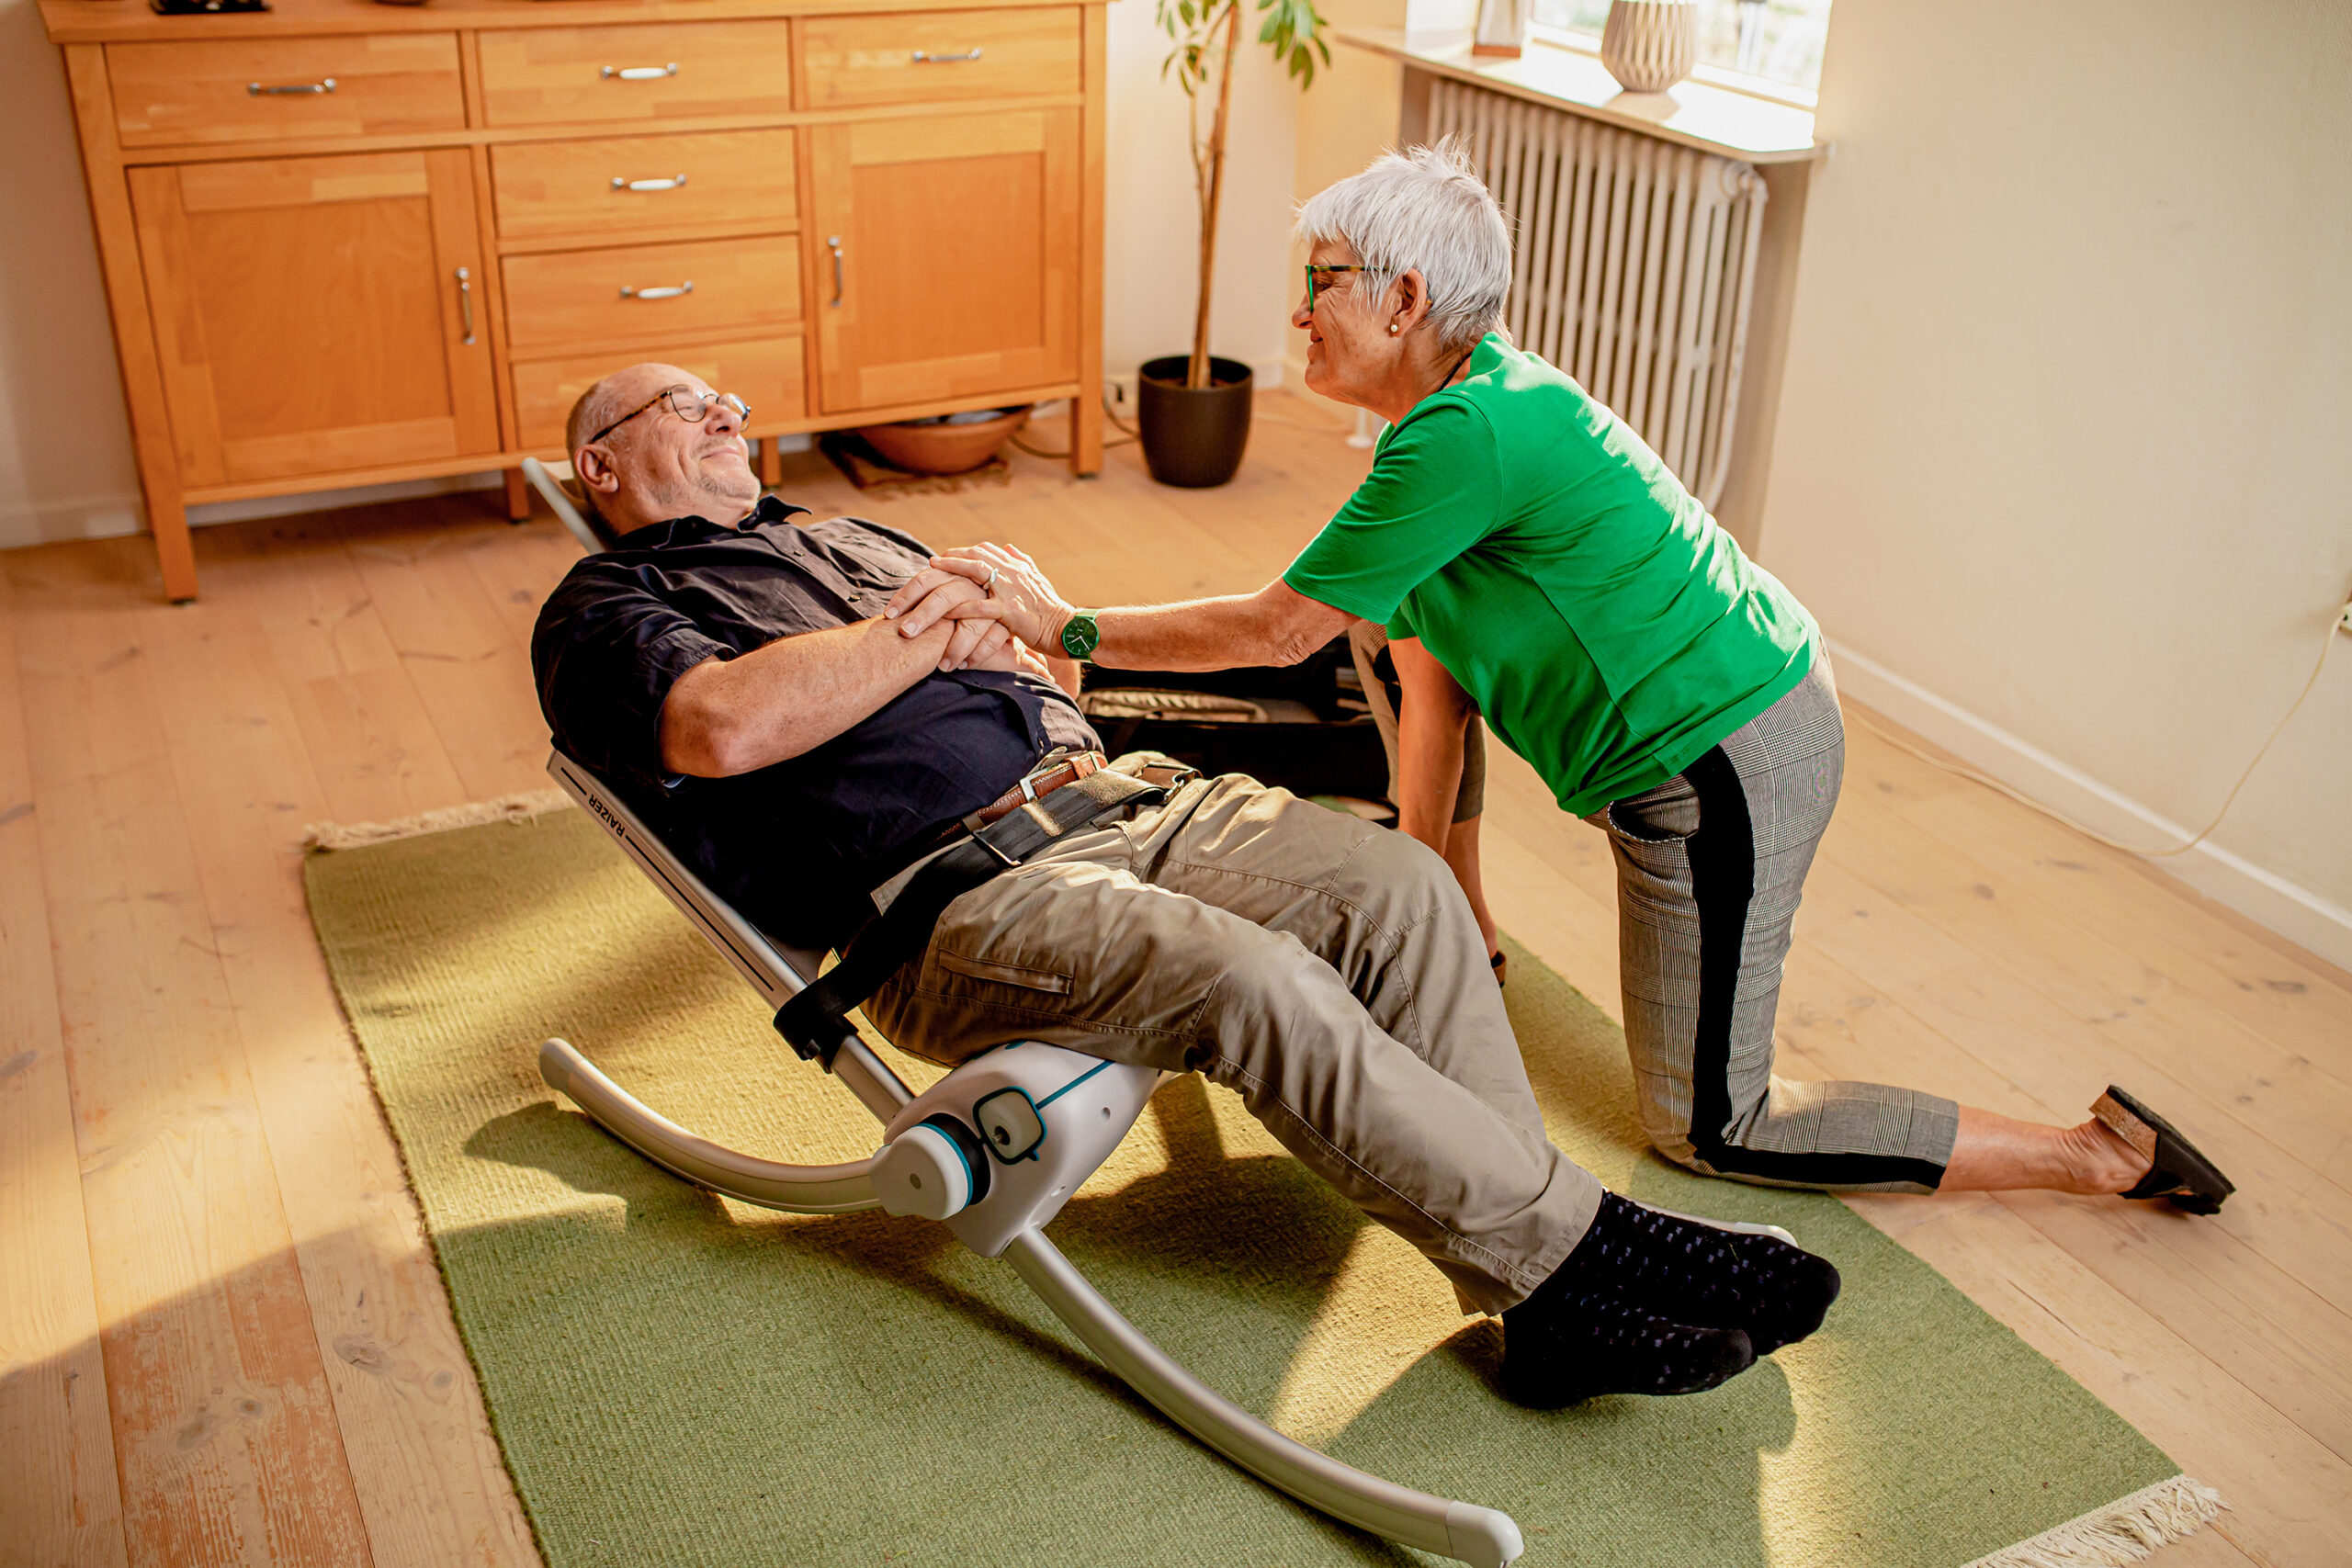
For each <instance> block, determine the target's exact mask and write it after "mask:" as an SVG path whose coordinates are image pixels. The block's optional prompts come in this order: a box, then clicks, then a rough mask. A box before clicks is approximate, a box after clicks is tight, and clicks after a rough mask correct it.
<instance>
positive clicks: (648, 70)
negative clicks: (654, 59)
mask: <svg viewBox="0 0 2352 1568" xmlns="http://www.w3.org/2000/svg"><path fill="white" fill-rule="evenodd" d="M677 73H678V62H676V61H674V60H673V61H672V62H670V63H669V64H667V65H607V66H605V69H604V70H603V72H601V73H600V74H601V75H602V76H603V77H604V78H605V81H607V82H613V81H621V82H659V81H660V80H662V77H664V76H675V75H676V74H677Z"/></svg>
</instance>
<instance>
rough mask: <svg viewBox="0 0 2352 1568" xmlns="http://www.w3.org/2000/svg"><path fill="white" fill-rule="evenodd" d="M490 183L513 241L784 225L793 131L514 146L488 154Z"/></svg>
mask: <svg viewBox="0 0 2352 1568" xmlns="http://www.w3.org/2000/svg"><path fill="white" fill-rule="evenodd" d="M490 183H491V189H492V192H493V193H494V194H495V196H496V198H497V203H498V231H499V233H500V234H501V235H503V236H504V237H505V238H507V239H510V240H521V239H537V238H545V237H547V236H548V235H555V234H589V235H594V236H597V237H600V238H605V239H618V238H627V237H630V236H631V235H632V234H634V233H636V232H651V233H663V232H666V233H677V232H680V231H689V230H694V229H697V228H699V229H704V230H712V229H718V228H720V227H721V226H727V227H731V228H733V229H734V230H735V231H738V232H740V231H743V230H746V229H782V228H788V227H789V226H790V225H791V224H792V221H793V219H794V210H795V203H796V192H795V184H796V182H795V179H794V175H793V164H792V132H791V131H789V130H707V131H702V132H698V133H696V134H694V135H688V136H606V137H600V138H598V139H596V140H594V141H511V142H508V143H507V144H506V145H504V146H503V147H493V148H492V149H491V150H490Z"/></svg>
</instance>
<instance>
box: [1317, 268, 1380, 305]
mask: <svg viewBox="0 0 2352 1568" xmlns="http://www.w3.org/2000/svg"><path fill="white" fill-rule="evenodd" d="M1371 270H1372V268H1370V267H1368V266H1366V265H1363V263H1361V262H1330V263H1322V262H1308V263H1307V264H1306V309H1307V311H1308V312H1309V313H1310V314H1312V313H1313V311H1314V310H1315V296H1316V295H1317V294H1319V293H1321V292H1322V291H1323V290H1324V289H1327V288H1330V287H1331V283H1332V275H1333V274H1335V273H1341V272H1370V271H1371ZM1318 274H1319V275H1320V276H1317V275H1318Z"/></svg>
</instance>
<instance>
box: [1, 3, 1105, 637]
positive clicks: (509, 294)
mask: <svg viewBox="0 0 2352 1568" xmlns="http://www.w3.org/2000/svg"><path fill="white" fill-rule="evenodd" d="M41 16H42V18H43V20H44V21H45V22H46V23H47V25H48V28H49V36H50V38H51V40H52V41H54V42H55V43H57V44H59V45H60V46H62V50H63V53H64V60H65V70H66V76H67V80H68V83H69V85H70V86H71V88H72V91H73V97H74V118H75V121H76V125H77V128H78V130H79V131H80V135H81V145H82V159H83V168H84V173H85V177H86V178H87V181H88V185H89V194H90V208H91V212H92V215H93V217H94V220H95V221H96V230H97V237H98V250H99V256H100V261H101V264H102V265H103V267H104V269H105V273H106V287H107V302H108V304H109V306H110V308H111V310H112V311H113V318H114V333H115V345H116V350H117V352H118V353H119V355H120V357H121V362H122V379H123V389H124V392H125V395H126V398H127V400H128V402H129V405H130V423H131V434H132V437H133V443H134V446H135V449H136V453H137V457H138V463H139V475H140V483H141V488H142V489H143V490H144V491H145V494H146V502H147V515H148V519H149V522H150V524H151V525H152V527H153V532H154V536H155V546H156V551H157V554H158V556H159V557H160V558H161V562H162V567H163V578H164V592H165V594H166V595H167V596H168V597H170V598H172V599H175V600H179V599H191V598H194V597H195V596H196V591H197V581H196V564H195V557H194V554H193V552H192V550H191V548H190V547H189V542H188V531H187V506H188V505H189V504H191V503H195V502H213V501H228V500H235V499H242V498H245V497H252V496H265V495H281V494H289V493H295V492H299V491H313V490H325V489H331V488H335V487H341V486H349V485H361V484H373V483H380V482H385V481H389V480H396V479H423V478H430V477H435V476H439V475H447V474H458V473H469V472H476V471H479V470H482V469H490V468H503V469H505V470H506V471H507V493H508V498H509V502H510V504H512V505H514V506H515V507H516V509H517V512H516V514H517V515H521V514H522V510H521V509H522V508H523V507H524V505H525V504H526V496H525V492H524V491H523V489H522V487H521V485H520V482H519V474H518V472H517V471H516V468H515V465H516V464H517V463H519V462H520V460H521V459H522V457H524V456H525V455H526V454H532V453H537V454H539V455H542V456H552V455H555V454H557V453H559V452H560V448H561V446H562V439H563V420H564V415H565V412H567V411H568V409H569V408H570V406H571V400H573V399H574V398H575V397H577V396H578V395H579V393H580V392H581V391H582V389H584V388H585V387H586V386H587V385H588V384H589V383H590V382H592V381H594V379H595V378H598V377H599V376H602V375H603V374H605V372H606V371H608V370H612V369H615V368H616V367H620V366H623V365H627V364H630V363H633V362H635V361H637V360H640V359H663V360H668V361H671V362H673V363H675V364H678V365H680V366H683V367H686V368H687V369H690V370H692V371H693V372H694V373H695V374H696V375H698V376H701V377H703V378H705V379H707V380H708V381H709V382H711V383H712V384H713V385H715V386H718V387H719V388H720V389H724V390H729V391H732V392H735V393H737V394H739V395H740V396H741V397H742V399H743V400H745V401H746V402H747V403H749V404H750V405H751V407H752V419H751V423H750V425H749V427H748V430H747V432H746V434H749V435H751V436H752V437H754V438H755V439H763V438H766V437H771V436H775V435H779V434H789V433H796V432H802V431H811V430H823V429H834V428H840V427H843V426H849V425H858V424H872V423H881V422H884V421H888V420H897V419H911V418H917V417H921V416H923V415H928V414H936V413H945V412H954V411H956V410H961V409H970V408H987V407H992V406H995V405H999V404H1004V403H1012V402H1033V401H1042V400H1046V399H1053V398H1067V399H1069V400H1071V407H1072V410H1073V413H1074V417H1073V420H1072V423H1071V434H1072V439H1071V444H1070V466H1071V468H1072V470H1073V471H1074V472H1077V473H1080V474H1087V473H1092V472H1094V471H1095V470H1096V469H1097V468H1100V466H1101V464H1102V450H1103V430H1102V418H1103V416H1102V390H1103V355H1102V315H1103V308H1102V289H1103V280H1102V254H1103V0H1088V3H1085V4H1075V5H1074V4H1069V3H1066V0H1065V3H1059V4H1056V3H1034V4H1033V3H1027V0H988V3H987V4H980V5H966V4H958V3H956V0H933V3H929V4H925V5H923V6H921V7H920V8H912V7H904V6H892V7H889V8H885V7H883V6H871V5H869V6H858V5H856V4H854V0H431V3H430V4H427V5H423V6H390V5H382V4H377V3H375V0H277V8H276V9H274V10H271V11H267V12H261V13H241V14H234V15H213V16H198V17H159V16H156V15H154V14H153V12H152V11H151V10H150V9H149V7H148V6H147V5H146V4H145V0H41ZM763 461H764V463H765V466H766V467H767V468H768V470H769V474H770V477H771V478H772V477H773V472H774V463H775V445H774V443H773V442H772V441H770V442H768V444H767V446H766V447H765V449H764V455H763Z"/></svg>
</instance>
